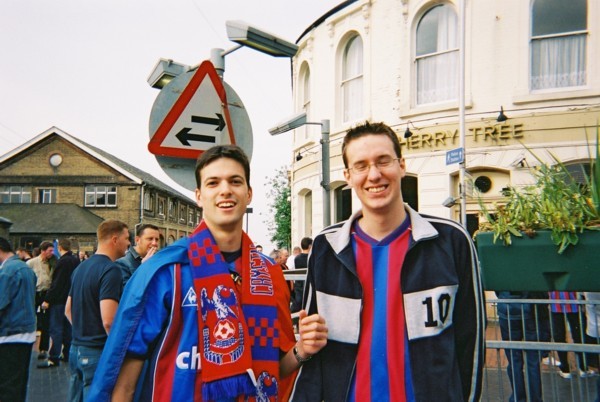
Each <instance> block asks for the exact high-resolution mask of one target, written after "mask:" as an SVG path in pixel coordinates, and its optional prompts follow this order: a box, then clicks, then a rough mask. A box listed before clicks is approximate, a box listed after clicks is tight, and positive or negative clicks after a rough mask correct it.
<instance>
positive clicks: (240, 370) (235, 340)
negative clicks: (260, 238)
mask: <svg viewBox="0 0 600 402" xmlns="http://www.w3.org/2000/svg"><path fill="white" fill-rule="evenodd" d="M188 256H189V260H190V266H191V268H192V276H193V280H194V289H195V291H196V295H197V296H198V298H199V304H198V305H199V309H198V333H199V338H200V339H199V345H200V346H199V349H200V350H201V353H200V358H201V363H202V366H201V367H202V369H201V377H202V399H203V400H205V401H206V400H215V399H223V398H234V397H238V396H245V397H250V400H255V398H256V399H258V400H261V401H265V400H273V401H274V400H276V398H277V392H278V385H279V330H280V327H279V322H278V321H277V305H276V303H277V302H276V298H275V288H274V285H273V281H272V278H271V274H270V272H269V267H267V265H266V263H265V261H264V260H263V259H262V258H261V257H260V255H259V253H258V252H257V251H256V248H255V247H254V245H253V244H252V242H251V241H250V238H249V237H248V236H247V235H246V234H245V233H243V234H242V256H241V270H242V272H241V279H242V291H241V300H240V294H239V293H238V292H237V290H236V286H235V283H234V281H233V279H232V277H231V275H230V271H229V264H227V262H225V260H224V259H223V256H222V254H221V252H220V250H219V248H218V246H217V244H216V242H215V240H214V238H213V237H212V235H211V233H210V231H209V230H208V228H207V226H206V223H205V222H202V223H201V224H200V226H199V227H198V228H197V229H196V230H195V231H194V233H193V234H192V236H191V237H190V239H189V246H188ZM245 400H248V399H245Z"/></svg>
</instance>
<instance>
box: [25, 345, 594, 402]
mask: <svg viewBox="0 0 600 402" xmlns="http://www.w3.org/2000/svg"><path fill="white" fill-rule="evenodd" d="M488 335H489V333H488ZM37 356H38V352H37V350H35V349H34V351H33V352H32V354H31V364H30V370H29V385H28V392H27V402H67V397H68V393H69V377H70V373H69V366H68V363H64V362H61V364H60V366H58V367H52V368H45V369H39V368H37V367H36V366H37V364H38V362H39V361H40V360H38V358H37ZM597 378H598V377H592V378H578V377H577V376H574V377H573V378H572V379H570V380H565V379H562V378H561V377H560V376H559V375H558V368H557V367H551V366H546V365H542V387H543V394H544V400H545V401H550V402H552V401H564V402H586V401H589V402H592V401H594V400H595V398H596V389H597V388H596V387H597V385H596V381H597ZM509 396H510V384H509V381H508V376H507V374H506V357H505V356H504V351H500V352H499V351H496V350H489V349H488V350H487V354H486V368H485V370H484V375H483V392H482V395H481V401H482V402H484V401H485V402H487V401H498V402H500V401H507V400H508V397H509Z"/></svg>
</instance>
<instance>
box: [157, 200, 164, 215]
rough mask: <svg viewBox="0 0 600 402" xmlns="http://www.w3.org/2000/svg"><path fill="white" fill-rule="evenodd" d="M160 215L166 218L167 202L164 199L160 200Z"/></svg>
mask: <svg viewBox="0 0 600 402" xmlns="http://www.w3.org/2000/svg"><path fill="white" fill-rule="evenodd" d="M158 214H159V215H160V216H165V200H163V199H162V198H160V199H159V200H158Z"/></svg>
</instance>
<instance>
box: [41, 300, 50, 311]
mask: <svg viewBox="0 0 600 402" xmlns="http://www.w3.org/2000/svg"><path fill="white" fill-rule="evenodd" d="M49 308H50V304H49V303H48V302H43V303H42V310H48V309H49Z"/></svg>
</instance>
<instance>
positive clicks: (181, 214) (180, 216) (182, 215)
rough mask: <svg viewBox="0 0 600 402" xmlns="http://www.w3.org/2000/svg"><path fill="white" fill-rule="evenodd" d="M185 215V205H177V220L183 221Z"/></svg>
mask: <svg viewBox="0 0 600 402" xmlns="http://www.w3.org/2000/svg"><path fill="white" fill-rule="evenodd" d="M186 216H187V213H186V208H185V205H181V206H180V207H179V222H185V218H186Z"/></svg>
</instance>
